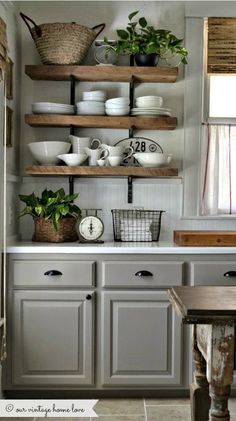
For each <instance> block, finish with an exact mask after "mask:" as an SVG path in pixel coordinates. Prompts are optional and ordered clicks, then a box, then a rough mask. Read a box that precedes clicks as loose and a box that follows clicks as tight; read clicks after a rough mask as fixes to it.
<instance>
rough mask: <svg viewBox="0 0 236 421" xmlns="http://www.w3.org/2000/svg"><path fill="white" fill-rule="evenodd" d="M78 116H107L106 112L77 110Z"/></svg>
mask: <svg viewBox="0 0 236 421" xmlns="http://www.w3.org/2000/svg"><path fill="white" fill-rule="evenodd" d="M76 114H77V115H105V110H88V111H82V110H78V109H77V111H76Z"/></svg>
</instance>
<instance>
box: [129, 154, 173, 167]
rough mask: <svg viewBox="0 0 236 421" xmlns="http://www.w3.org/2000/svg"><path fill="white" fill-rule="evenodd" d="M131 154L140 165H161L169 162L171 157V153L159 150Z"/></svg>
mask: <svg viewBox="0 0 236 421" xmlns="http://www.w3.org/2000/svg"><path fill="white" fill-rule="evenodd" d="M133 156H134V158H135V159H137V161H138V163H139V164H140V165H142V167H161V166H163V165H167V164H169V163H170V162H171V159H172V155H170V154H165V153H159V152H140V153H135V154H134V155H133Z"/></svg>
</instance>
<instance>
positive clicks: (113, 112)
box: [105, 96, 130, 116]
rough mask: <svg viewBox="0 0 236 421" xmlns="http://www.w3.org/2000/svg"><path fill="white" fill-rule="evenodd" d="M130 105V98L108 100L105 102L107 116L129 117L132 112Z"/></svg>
mask: <svg viewBox="0 0 236 421" xmlns="http://www.w3.org/2000/svg"><path fill="white" fill-rule="evenodd" d="M129 103H130V100H129V98H127V97H125V96H122V97H119V98H111V99H108V100H107V101H106V102H105V105H106V114H107V115H110V116H122V115H128V114H129V112H130V107H129Z"/></svg>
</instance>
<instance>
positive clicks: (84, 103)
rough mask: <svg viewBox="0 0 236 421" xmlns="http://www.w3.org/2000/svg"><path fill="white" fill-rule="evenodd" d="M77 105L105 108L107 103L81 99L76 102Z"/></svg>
mask: <svg viewBox="0 0 236 421" xmlns="http://www.w3.org/2000/svg"><path fill="white" fill-rule="evenodd" d="M76 106H77V107H97V108H105V104H104V103H103V102H99V101H80V102H77V103H76Z"/></svg>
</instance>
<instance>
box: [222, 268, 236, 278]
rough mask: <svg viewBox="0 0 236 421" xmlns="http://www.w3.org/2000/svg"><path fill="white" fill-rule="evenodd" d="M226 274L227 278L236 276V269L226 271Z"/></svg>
mask: <svg viewBox="0 0 236 421" xmlns="http://www.w3.org/2000/svg"><path fill="white" fill-rule="evenodd" d="M224 276H225V277H226V278H230V277H236V271H235V270H229V272H225V273H224Z"/></svg>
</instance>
